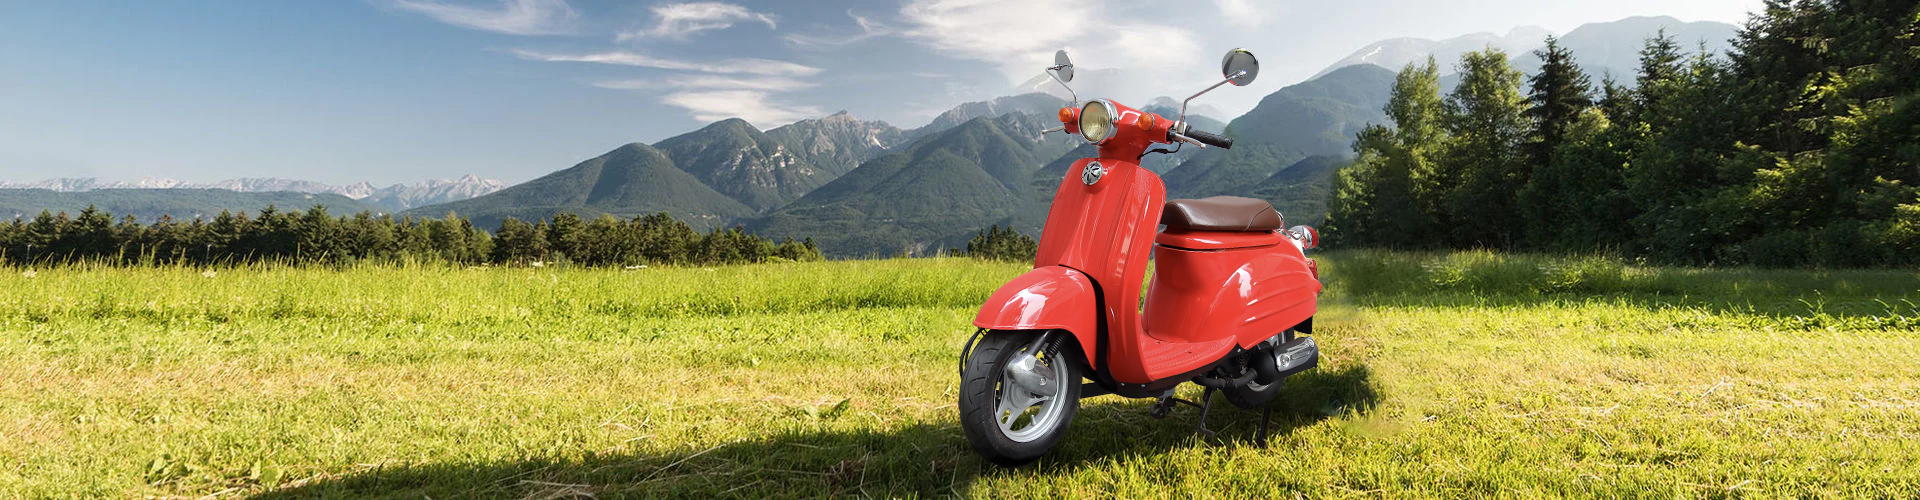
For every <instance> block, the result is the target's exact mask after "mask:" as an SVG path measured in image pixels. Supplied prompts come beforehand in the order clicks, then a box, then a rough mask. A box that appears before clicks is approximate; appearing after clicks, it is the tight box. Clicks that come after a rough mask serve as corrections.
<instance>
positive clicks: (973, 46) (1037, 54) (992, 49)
mask: <svg viewBox="0 0 1920 500" xmlns="http://www.w3.org/2000/svg"><path fill="white" fill-rule="evenodd" d="M1110 7H1111V6H1106V5H1096V4H1093V3H1089V2H1084V1H1077V0H1017V1H984V0H912V1H910V2H908V3H907V4H906V5H905V6H903V7H901V9H900V17H901V19H902V20H903V21H905V22H906V23H907V25H908V26H907V27H906V28H905V29H903V30H902V32H901V33H902V34H904V35H906V36H907V37H908V38H909V39H912V40H915V41H918V42H920V43H922V44H925V45H927V46H929V47H932V48H934V49H936V50H938V51H940V52H942V53H944V54H947V55H950V56H955V57H960V58H966V59H975V60H980V61H986V62H989V63H994V64H997V65H999V66H1000V68H1001V70H1002V72H1003V73H1005V74H1006V75H1007V76H1008V78H1009V79H1011V80H1013V81H1020V80H1025V79H1026V78H1027V77H1029V76H1032V75H1034V74H1036V73H1038V72H1039V70H1038V68H1043V67H1046V65H1048V64H1050V63H1051V61H1052V59H1053V52H1054V51H1055V50H1059V49H1068V50H1075V49H1089V50H1090V51H1091V52H1092V54H1094V55H1098V56H1099V57H1098V59H1094V58H1088V59H1087V60H1089V61H1095V60H1099V61H1105V64H1110V65H1121V66H1126V67H1154V68H1169V69H1170V68H1171V67H1175V66H1185V65H1191V64H1193V63H1194V61H1196V60H1197V59H1195V56H1197V55H1198V53H1197V50H1198V49H1197V48H1198V47H1199V43H1198V42H1197V40H1196V36H1195V35H1194V34H1193V33H1192V32H1190V31H1188V30H1186V29H1182V28H1177V27H1172V26H1166V25H1164V24H1161V23H1154V22H1150V21H1140V20H1135V19H1131V18H1126V17H1118V16H1115V15H1112V14H1111V12H1110V11H1112V10H1113V9H1111V8H1110ZM1201 59H1204V58H1201Z"/></svg>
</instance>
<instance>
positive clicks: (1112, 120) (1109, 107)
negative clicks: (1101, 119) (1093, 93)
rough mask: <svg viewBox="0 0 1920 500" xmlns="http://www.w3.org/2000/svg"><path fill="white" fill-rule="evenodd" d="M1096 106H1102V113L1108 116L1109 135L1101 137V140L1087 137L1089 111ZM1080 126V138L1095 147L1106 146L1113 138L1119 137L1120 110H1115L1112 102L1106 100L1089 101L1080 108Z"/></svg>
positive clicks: (1107, 130)
mask: <svg viewBox="0 0 1920 500" xmlns="http://www.w3.org/2000/svg"><path fill="white" fill-rule="evenodd" d="M1095 104H1098V105H1100V112H1102V113H1105V114H1106V115H1107V129H1106V132H1107V133H1106V134H1105V135H1103V136H1101V137H1100V139H1099V140H1095V139H1094V138H1093V137H1090V136H1088V135H1087V115H1088V113H1087V110H1088V109H1091V108H1093V106H1094V105H1095ZM1079 126H1080V137H1082V138H1084V139H1086V140H1087V142H1088V143H1091V144H1094V145H1100V144H1105V143H1106V142H1107V141H1108V140H1111V139H1113V136H1115V135H1119V132H1120V111H1119V109H1118V108H1115V107H1114V106H1113V102H1112V101H1108V100H1106V99H1094V100H1091V101H1087V104H1086V105H1085V106H1081V107H1080V123H1079Z"/></svg>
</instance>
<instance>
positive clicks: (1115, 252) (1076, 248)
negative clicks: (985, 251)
mask: <svg viewBox="0 0 1920 500" xmlns="http://www.w3.org/2000/svg"><path fill="white" fill-rule="evenodd" d="M1096 161H1098V162H1100V164H1101V167H1103V170H1104V174H1102V175H1100V176H1098V180H1097V181H1096V182H1094V183H1092V184H1088V183H1087V182H1086V179H1087V178H1089V176H1087V175H1085V174H1086V172H1087V167H1088V164H1090V163H1092V162H1096ZM1166 202H1167V194H1166V188H1165V187H1164V185H1163V184H1161V181H1160V177H1159V176H1157V175H1154V174H1153V172H1151V171H1148V170H1147V169H1144V168H1140V165H1139V164H1137V163H1134V162H1133V161H1130V160H1125V159H1118V158H1085V159H1082V160H1080V161H1078V162H1075V163H1074V164H1073V167H1072V168H1069V169H1067V174H1066V178H1064V179H1062V180H1061V182H1060V188H1059V190H1058V191H1055V193H1054V198H1053V206H1052V207H1051V208H1050V209H1049V210H1048V212H1047V225H1046V229H1045V230H1044V231H1043V232H1042V233H1041V235H1040V249H1039V252H1038V254H1037V255H1036V258H1035V260H1034V267H1036V268H1038V267H1046V266H1064V267H1070V268H1073V269H1079V270H1081V271H1083V272H1085V273H1087V276H1088V277H1089V278H1091V279H1092V280H1093V283H1094V286H1095V287H1096V288H1098V289H1099V291H1100V293H1101V294H1102V295H1103V299H1104V300H1102V301H1101V304H1102V305H1103V306H1104V307H1105V308H1106V310H1104V311H1100V314H1104V315H1106V318H1107V331H1106V332H1105V334H1106V335H1107V345H1106V352H1105V360H1106V363H1104V364H1105V367H1104V368H1100V367H1098V366H1096V369H1104V370H1106V371H1107V374H1108V375H1109V376H1110V377H1112V379H1113V380H1115V381H1118V382H1123V383H1136V384H1137V383H1145V382H1148V381H1150V380H1152V378H1151V377H1150V376H1149V375H1148V374H1147V372H1146V369H1145V367H1144V366H1143V364H1142V360H1143V358H1144V356H1143V355H1144V354H1145V350H1144V349H1145V346H1144V345H1143V341H1144V340H1145V339H1146V337H1145V336H1144V335H1141V334H1140V332H1141V328H1140V315H1139V312H1140V304H1141V302H1140V298H1141V293H1140V288H1141V287H1140V280H1141V279H1142V278H1143V277H1144V276H1145V275H1146V271H1147V261H1148V257H1149V256H1150V252H1151V251H1152V247H1153V238H1154V233H1155V231H1156V230H1157V229H1158V228H1159V221H1160V211H1161V209H1162V208H1163V207H1164V206H1165V205H1166ZM1083 340H1084V339H1083ZM1086 352H1087V355H1088V356H1089V357H1090V358H1097V357H1099V356H1100V354H1098V353H1096V351H1094V350H1092V349H1089V350H1087V351H1086ZM1091 360H1092V359H1090V361H1091ZM1095 364H1096V365H1099V364H1100V363H1097V362H1096V363H1095Z"/></svg>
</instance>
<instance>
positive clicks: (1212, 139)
mask: <svg viewBox="0 0 1920 500" xmlns="http://www.w3.org/2000/svg"><path fill="white" fill-rule="evenodd" d="M1186 136H1187V137H1192V138H1193V140H1196V141H1200V142H1201V143H1202V144H1206V145H1208V146H1213V147H1216V148H1220V149H1233V138H1232V137H1227V136H1224V135H1215V134H1213V133H1209V132H1202V131H1199V130H1188V131H1187V133H1186Z"/></svg>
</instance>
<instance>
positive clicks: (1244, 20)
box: [1213, 0, 1269, 27]
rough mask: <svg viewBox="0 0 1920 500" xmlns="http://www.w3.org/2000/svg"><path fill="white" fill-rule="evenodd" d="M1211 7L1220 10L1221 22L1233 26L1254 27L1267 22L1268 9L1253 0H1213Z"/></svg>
mask: <svg viewBox="0 0 1920 500" xmlns="http://www.w3.org/2000/svg"><path fill="white" fill-rule="evenodd" d="M1213 6H1214V7H1218V8H1219V9H1220V17H1221V19H1222V20H1224V21H1226V22H1227V24H1231V25H1234V26H1240V27H1254V26H1259V25H1261V24H1262V23H1265V22H1266V21H1267V9H1268V8H1269V7H1268V6H1265V5H1259V2H1255V1H1253V0H1213Z"/></svg>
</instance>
